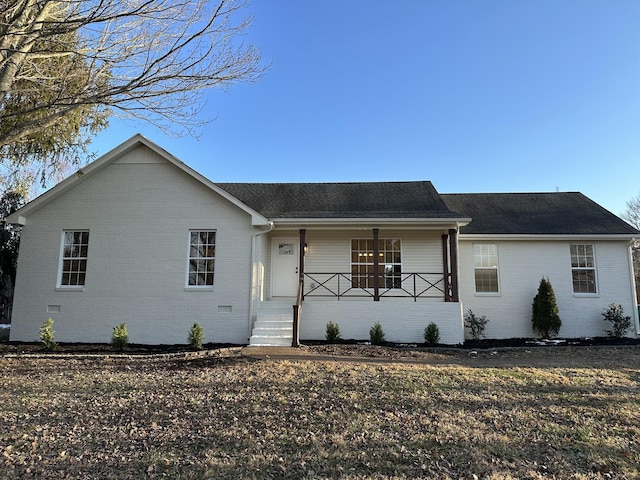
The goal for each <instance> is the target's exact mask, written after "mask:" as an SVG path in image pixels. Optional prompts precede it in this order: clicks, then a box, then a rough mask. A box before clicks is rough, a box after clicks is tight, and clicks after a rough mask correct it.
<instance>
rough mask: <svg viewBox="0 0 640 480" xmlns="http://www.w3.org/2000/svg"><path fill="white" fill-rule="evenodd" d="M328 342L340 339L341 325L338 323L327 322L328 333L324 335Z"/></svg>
mask: <svg viewBox="0 0 640 480" xmlns="http://www.w3.org/2000/svg"><path fill="white" fill-rule="evenodd" d="M324 337H325V338H326V340H327V342H328V343H336V342H337V341H338V340H340V327H339V326H338V324H337V323H333V322H328V323H327V333H326V334H325V336H324Z"/></svg>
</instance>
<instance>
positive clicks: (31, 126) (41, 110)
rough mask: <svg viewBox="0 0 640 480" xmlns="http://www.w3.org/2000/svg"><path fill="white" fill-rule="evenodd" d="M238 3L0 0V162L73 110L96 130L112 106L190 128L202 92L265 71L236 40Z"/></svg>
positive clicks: (242, 5)
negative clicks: (86, 116) (88, 119)
mask: <svg viewBox="0 0 640 480" xmlns="http://www.w3.org/2000/svg"><path fill="white" fill-rule="evenodd" d="M245 10H246V2H245V0H0V155H1V156H3V161H7V156H8V155H9V153H11V155H14V156H15V155H18V154H20V150H19V149H16V148H15V147H16V146H19V145H24V144H28V143H30V142H33V140H34V135H40V134H41V133H42V132H43V131H46V130H47V129H50V128H52V126H54V125H56V124H58V123H60V122H63V121H64V119H69V118H71V117H73V116H76V118H75V119H74V121H73V124H74V126H78V125H80V124H81V123H82V122H81V121H80V117H78V115H79V112H83V113H84V114H85V115H93V119H94V122H93V124H92V125H93V126H92V128H94V129H95V128H98V127H99V126H104V125H105V124H106V122H105V118H106V116H107V115H108V114H118V115H123V116H130V117H134V118H143V119H145V120H147V121H149V122H151V123H153V124H155V125H158V126H160V127H162V128H164V129H166V130H169V131H172V132H173V133H184V132H185V131H186V132H192V131H193V128H194V127H197V126H200V125H202V123H203V121H202V120H201V119H199V118H197V117H196V116H195V115H193V112H197V111H198V110H199V109H200V108H201V106H202V105H203V103H202V91H203V90H205V89H209V88H223V89H224V88H226V87H228V86H230V85H233V84H235V83H238V82H253V81H255V80H257V79H258V78H260V77H261V76H262V75H263V73H264V70H265V67H263V66H261V64H260V54H259V52H258V50H257V49H256V48H255V47H253V46H252V45H245V44H244V43H242V41H241V37H242V35H243V34H244V33H245V32H246V30H247V28H248V27H249V25H250V22H251V18H250V17H248V16H247V15H246V13H244V12H245ZM78 122H80V123H78ZM86 123H87V124H89V123H91V122H86ZM85 127H86V125H85ZM81 130H82V126H81V125H80V128H79V129H77V131H78V132H80V131H81ZM176 130H178V131H177V132H176Z"/></svg>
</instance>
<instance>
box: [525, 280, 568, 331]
mask: <svg viewBox="0 0 640 480" xmlns="http://www.w3.org/2000/svg"><path fill="white" fill-rule="evenodd" d="M532 310H533V312H532V313H533V314H532V317H531V321H532V323H533V329H534V330H535V331H537V332H538V333H539V334H540V335H542V338H549V337H550V336H551V334H558V332H560V327H561V326H562V320H560V316H559V315H558V305H557V303H556V295H555V293H554V292H553V287H552V286H551V282H550V281H549V279H548V278H543V279H542V280H540V286H539V287H538V294H537V295H536V296H535V297H534V299H533V306H532Z"/></svg>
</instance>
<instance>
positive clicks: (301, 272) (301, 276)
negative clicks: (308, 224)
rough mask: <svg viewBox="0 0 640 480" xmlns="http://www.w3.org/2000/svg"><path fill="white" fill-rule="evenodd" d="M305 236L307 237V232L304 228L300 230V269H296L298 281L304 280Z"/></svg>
mask: <svg viewBox="0 0 640 480" xmlns="http://www.w3.org/2000/svg"><path fill="white" fill-rule="evenodd" d="M306 235H307V230H306V229H305V228H301V229H300V247H299V248H298V258H299V264H300V268H299V269H298V273H299V276H298V279H299V280H302V279H304V245H305V243H306Z"/></svg>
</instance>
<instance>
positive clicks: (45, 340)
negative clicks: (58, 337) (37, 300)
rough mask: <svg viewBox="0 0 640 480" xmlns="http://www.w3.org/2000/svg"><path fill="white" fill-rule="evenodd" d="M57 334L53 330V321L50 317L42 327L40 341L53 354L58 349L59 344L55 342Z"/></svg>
mask: <svg viewBox="0 0 640 480" xmlns="http://www.w3.org/2000/svg"><path fill="white" fill-rule="evenodd" d="M55 333H56V332H54V330H53V319H52V318H51V317H49V318H47V320H46V321H45V322H44V323H43V324H42V326H41V327H40V341H41V342H42V344H43V345H44V348H45V350H48V351H50V352H51V351H53V350H55V349H56V348H57V347H58V344H57V343H56V342H55Z"/></svg>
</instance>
